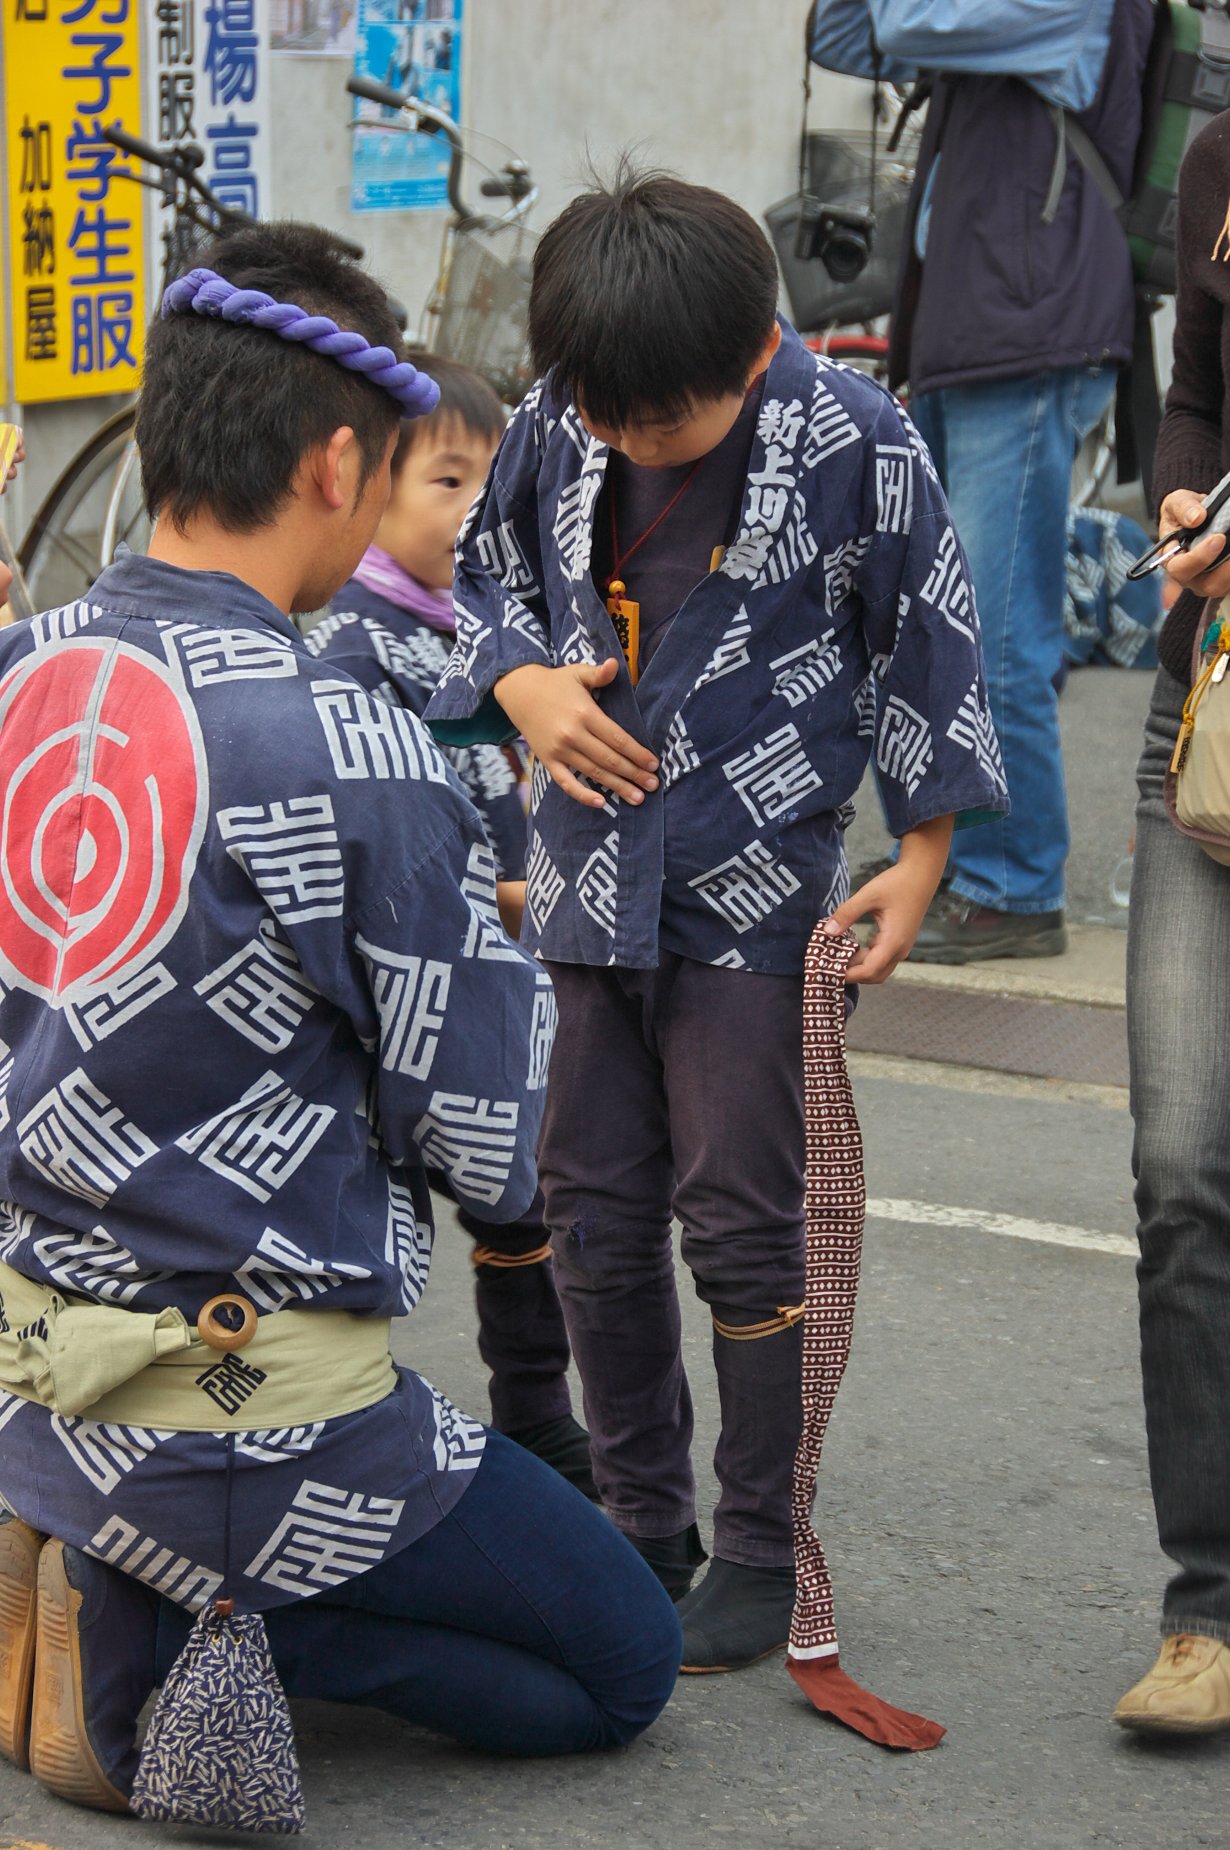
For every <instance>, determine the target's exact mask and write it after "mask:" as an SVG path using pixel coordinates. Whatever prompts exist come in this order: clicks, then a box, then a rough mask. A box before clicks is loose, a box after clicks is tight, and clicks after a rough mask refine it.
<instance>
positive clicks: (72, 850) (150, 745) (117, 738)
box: [0, 637, 208, 1002]
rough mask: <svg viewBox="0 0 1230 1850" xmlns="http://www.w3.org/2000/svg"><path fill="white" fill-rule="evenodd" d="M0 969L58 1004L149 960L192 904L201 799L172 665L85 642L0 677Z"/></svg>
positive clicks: (200, 756) (197, 750)
mask: <svg viewBox="0 0 1230 1850" xmlns="http://www.w3.org/2000/svg"><path fill="white" fill-rule="evenodd" d="M0 792H2V793H3V796H2V802H3V813H2V818H0V962H2V963H3V964H4V966H5V967H6V969H7V972H8V975H9V977H10V980H11V981H13V982H16V983H18V984H20V985H21V986H22V987H23V988H25V989H32V990H34V991H35V992H36V993H37V994H39V995H42V996H46V997H48V999H50V1000H53V1001H57V1002H67V1001H73V1000H76V999H78V998H80V997H81V996H83V995H85V994H87V993H89V992H91V991H98V990H101V989H110V988H112V987H113V986H114V985H115V984H116V983H118V982H119V981H121V979H122V978H123V977H124V976H126V975H131V974H133V973H135V971H136V970H138V969H139V968H141V966H142V965H144V964H146V963H148V962H150V960H151V959H152V958H153V957H154V956H156V954H157V953H158V951H160V950H161V949H162V948H163V947H164V946H165V945H166V943H167V942H168V941H169V939H170V938H171V936H172V934H173V933H174V931H175V929H176V927H177V926H178V924H179V922H180V920H181V918H182V917H183V913H184V908H185V906H186V905H187V901H188V883H189V881H190V880H191V878H192V872H193V869H194V867H195V865H196V857H197V853H198V850H199V848H200V842H201V836H202V833H203V831H204V824H205V809H206V801H207V797H208V778H207V772H206V767H205V755H204V750H203V746H202V742H201V735H200V729H199V726H198V724H197V718H196V714H195V712H194V710H193V708H192V706H191V704H190V703H189V701H188V700H187V698H186V697H185V695H184V694H183V692H182V690H181V689H180V687H179V686H178V684H177V682H176V680H175V678H174V677H173V675H172V673H171V671H170V670H169V669H168V668H167V667H166V666H165V665H164V664H163V663H161V662H159V661H157V660H155V658H154V657H153V656H150V655H147V654H145V653H144V652H143V651H141V650H137V649H134V648H131V647H129V646H128V645H126V644H124V643H114V642H110V641H108V642H106V643H99V642H94V641H92V640H91V639H90V638H89V637H79V638H72V639H70V640H69V641H66V642H61V643H57V644H56V645H55V646H54V649H53V651H52V652H49V653H46V654H39V655H36V656H33V657H29V658H27V659H26V660H25V661H23V662H22V663H21V664H20V665H19V666H18V667H17V668H15V669H14V670H13V671H12V673H11V674H9V675H7V676H6V677H5V679H4V680H3V681H2V682H0Z"/></svg>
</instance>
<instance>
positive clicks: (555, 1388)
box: [307, 354, 595, 1497]
mask: <svg viewBox="0 0 1230 1850" xmlns="http://www.w3.org/2000/svg"><path fill="white" fill-rule="evenodd" d="M415 364H416V365H417V366H418V368H419V371H420V372H422V373H423V374H425V375H426V377H428V378H430V379H433V380H434V381H435V383H436V385H437V386H438V387H439V391H440V399H439V403H438V404H437V406H436V409H435V410H434V411H433V412H431V413H430V415H429V416H427V417H425V418H414V419H406V420H405V422H403V424H402V427H401V434H400V436H399V438H398V442H397V448H396V450H395V451H394V453H393V489H392V493H391V495H390V497H389V504H388V507H387V508H386V510H385V513H384V516H383V518H382V519H381V522H380V525H379V526H378V527H377V529H376V537H375V540H374V541H373V543H372V544H371V545H370V546H369V547H368V549H367V551H366V552H365V553H364V555H363V557H362V559H361V560H360V562H359V564H358V566H357V567H356V569H355V573H354V576H353V578H351V579H350V580H349V581H348V582H347V583H346V584H344V585H343V586H342V588H341V590H340V591H339V592H338V593H337V596H336V597H335V598H334V599H333V605H332V614H331V615H330V616H328V617H326V618H325V620H324V622H323V623H320V624H318V625H317V626H316V628H315V629H313V630H312V631H310V632H309V634H308V637H307V646H308V649H309V650H310V651H311V653H312V654H313V655H314V656H316V657H317V659H318V660H320V661H324V662H327V663H328V664H330V665H331V666H333V667H337V668H341V669H344V670H345V672H346V673H347V674H349V675H352V676H353V677H354V679H355V680H356V681H359V682H361V683H362V684H363V686H364V687H366V688H368V689H370V691H371V692H372V693H373V694H375V695H376V696H377V697H378V698H380V699H383V700H386V701H388V702H389V703H390V704H392V705H393V706H401V707H405V708H407V709H408V710H409V711H410V712H411V713H418V714H421V713H422V712H423V711H424V709H425V708H426V706H427V702H428V701H429V700H430V698H431V696H432V694H433V693H434V692H435V690H436V686H437V684H438V682H439V680H440V676H441V675H442V674H443V672H444V670H445V668H446V667H447V665H448V658H449V653H450V650H451V649H452V644H453V634H454V630H455V621H454V617H453V593H452V585H453V549H454V546H455V544H456V541H457V534H458V531H459V530H460V527H461V523H462V521H463V520H464V519H465V515H466V511H467V509H468V508H469V507H470V505H471V503H472V502H473V500H474V498H475V496H476V495H477V494H478V491H479V489H480V488H481V487H482V485H483V481H484V479H485V477H486V474H487V471H488V469H489V468H490V466H491V458H492V456H493V455H494V453H495V447H496V444H497V443H498V442H499V439H500V433H501V432H502V431H503V428H504V407H503V406H502V405H501V403H500V401H499V398H498V397H497V396H496V394H495V392H494V391H493V390H492V389H491V387H490V386H489V385H488V384H487V382H486V380H484V379H481V378H480V377H479V375H478V374H477V373H475V372H472V371H471V370H470V368H469V367H468V366H460V365H458V364H457V363H456V361H453V360H446V359H441V358H438V357H436V356H434V355H431V354H416V355H415ZM445 755H446V757H447V758H448V759H449V760H450V761H451V763H452V765H453V768H454V770H455V771H456V772H457V774H458V776H459V777H460V778H461V781H462V783H463V784H464V786H465V789H466V794H467V795H468V796H469V798H470V801H471V802H472V803H473V804H474V807H475V808H476V809H477V810H478V813H479V815H480V816H481V817H482V821H483V827H484V828H485V830H486V833H487V840H488V843H489V845H490V847H491V851H492V854H493V855H494V857H495V872H496V895H497V899H498V901H499V905H500V911H501V915H502V917H503V919H504V923H505V925H506V927H507V929H508V930H509V931H510V932H511V933H512V934H513V935H514V936H516V934H517V932H518V931H519V930H520V925H521V911H522V906H523V903H524V898H525V842H526V827H525V811H524V809H523V807H522V804H521V796H520V791H519V789H518V785H517V779H516V777H515V776H514V773H513V771H512V769H511V767H510V765H509V762H508V759H507V758H506V757H505V755H504V752H503V751H502V750H501V748H500V747H499V746H498V745H482V744H479V745H474V746H472V747H469V748H466V747H462V748H459V749H456V750H449V751H447V752H446V754H445ZM432 1180H433V1184H435V1185H437V1186H442V1178H441V1176H440V1174H439V1172H435V1173H434V1174H433V1177H432ZM445 1192H448V1191H447V1190H445ZM458 1218H459V1219H460V1221H461V1224H462V1226H463V1227H464V1228H465V1230H466V1232H467V1233H469V1234H470V1235H472V1236H473V1238H474V1239H475V1241H476V1242H477V1244H476V1246H475V1249H474V1296H475V1303H476V1306H477V1310H478V1324H479V1333H478V1346H479V1350H480V1352H481V1354H482V1357H483V1360H484V1361H485V1362H486V1364H487V1366H488V1368H489V1369H490V1371H491V1388H490V1391H491V1416H492V1422H493V1424H494V1426H495V1428H496V1430H497V1431H498V1432H503V1433H506V1434H507V1435H508V1436H509V1437H510V1438H513V1439H516V1440H517V1442H518V1443H519V1444H521V1445H524V1446H526V1447H527V1449H528V1450H530V1451H532V1452H536V1453H537V1454H538V1456H539V1457H540V1458H543V1459H545V1461H546V1462H547V1463H548V1464H550V1465H552V1466H554V1468H555V1469H556V1470H557V1471H560V1472H561V1473H562V1474H563V1476H565V1477H566V1478H568V1479H569V1481H570V1482H571V1483H574V1484H576V1486H577V1488H578V1489H580V1490H582V1491H584V1492H585V1494H586V1495H587V1496H590V1497H593V1496H594V1494H595V1491H594V1481H593V1476H592V1473H591V1470H590V1462H589V1441H588V1438H587V1435H586V1433H585V1431H584V1429H583V1428H582V1427H581V1426H579V1425H578V1424H577V1421H576V1420H575V1419H574V1418H573V1416H572V1402H571V1397H570V1395H569V1391H568V1360H569V1351H568V1334H567V1331H566V1330H565V1328H564V1319H563V1315H562V1313H561V1311H560V1305H559V1299H558V1297H557V1296H556V1292H555V1284H554V1281H553V1278H552V1269H551V1263H550V1254H549V1251H548V1248H547V1232H546V1228H545V1227H544V1226H543V1222H542V1201H541V1198H540V1197H536V1198H535V1200H534V1202H533V1203H532V1204H531V1206H530V1209H529V1212H528V1213H526V1214H525V1215H523V1216H522V1217H521V1218H520V1219H519V1220H516V1221H512V1222H508V1223H505V1224H504V1225H503V1226H500V1227H492V1226H491V1225H490V1223H488V1222H484V1221H481V1220H479V1219H478V1218H476V1217H475V1216H474V1215H473V1214H471V1212H470V1211H469V1209H467V1208H466V1207H464V1206H461V1208H460V1213H459V1216H458Z"/></svg>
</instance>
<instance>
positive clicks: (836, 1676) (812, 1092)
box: [786, 923, 944, 1748]
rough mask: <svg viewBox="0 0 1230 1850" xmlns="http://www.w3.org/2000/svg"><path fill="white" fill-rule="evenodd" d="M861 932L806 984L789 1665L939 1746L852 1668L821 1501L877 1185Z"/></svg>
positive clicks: (847, 1718)
mask: <svg viewBox="0 0 1230 1850" xmlns="http://www.w3.org/2000/svg"><path fill="white" fill-rule="evenodd" d="M857 949H858V943H857V940H856V939H855V937H854V935H853V933H851V932H846V933H845V934H843V936H841V937H839V938H831V937H829V936H828V935H827V933H826V932H825V930H824V925H823V923H821V924H819V925H817V927H816V929H815V931H814V932H813V933H812V938H811V943H810V944H809V945H808V947H807V960H806V964H805V967H804V968H805V977H804V991H803V1084H804V1099H805V1115H806V1126H807V1293H806V1304H807V1315H806V1317H805V1320H804V1323H803V1432H802V1437H801V1438H800V1440H799V1449H798V1452H797V1454H796V1456H795V1461H794V1490H793V1498H792V1509H793V1518H794V1555H795V1567H796V1570H797V1573H798V1594H797V1597H796V1600H795V1607H794V1619H793V1622H792V1624H791V1627H790V1644H789V1647H788V1650H787V1655H786V1668H787V1669H788V1670H789V1672H790V1674H791V1676H792V1677H793V1678H794V1680H795V1682H796V1683H797V1684H798V1686H799V1688H800V1689H801V1690H802V1691H803V1692H804V1694H805V1695H807V1696H808V1697H809V1698H810V1700H811V1701H812V1702H813V1703H814V1705H815V1706H816V1708H817V1709H819V1710H820V1713H821V1714H822V1715H831V1716H833V1717H834V1718H835V1719H836V1720H837V1721H840V1722H844V1723H845V1724H846V1726H847V1727H848V1728H853V1729H854V1730H855V1731H856V1732H857V1733H859V1734H861V1735H865V1736H866V1738H867V1739H868V1740H869V1741H877V1742H879V1743H880V1744H881V1745H882V1746H884V1747H903V1748H923V1747H935V1746H936V1745H937V1744H938V1743H939V1741H940V1740H941V1738H942V1737H943V1734H944V1729H943V1728H942V1727H941V1726H940V1724H939V1723H938V1722H931V1721H927V1720H926V1718H925V1717H924V1716H922V1715H913V1714H911V1713H910V1711H909V1710H908V1709H896V1708H893V1706H892V1705H891V1704H890V1703H887V1702H882V1701H881V1700H880V1698H879V1697H878V1696H873V1695H872V1694H871V1693H870V1691H868V1690H865V1689H860V1687H859V1685H858V1684H857V1683H855V1682H854V1681H853V1680H852V1679H851V1678H850V1677H848V1676H847V1675H846V1673H845V1671H844V1670H842V1668H841V1667H840V1664H839V1662H838V1656H837V1627H836V1624H835V1622H834V1618H833V1583H832V1580H831V1579H830V1577H829V1569H828V1563H827V1561H826V1560H825V1558H824V1550H823V1548H822V1547H821V1546H820V1538H819V1536H818V1535H817V1534H816V1532H815V1529H814V1528H813V1527H812V1515H811V1513H812V1505H813V1503H814V1502H815V1497H816V1476H817V1473H818V1472H819V1469H820V1451H821V1447H822V1446H823V1444H824V1435H825V1433H826V1432H827V1431H828V1424H829V1416H830V1414H831V1413H832V1411H833V1402H834V1400H835V1399H836V1397H837V1388H838V1385H839V1383H840V1381H841V1377H842V1375H843V1373H844V1372H845V1366H846V1362H847V1360H848V1359H849V1355H850V1337H851V1333H852V1331H853V1328H854V1302H855V1299H856V1297H857V1296H858V1278H859V1262H860V1259H861V1256H862V1247H863V1219H864V1215H865V1212H866V1205H867V1192H866V1187H865V1184H864V1180H863V1140H862V1135H861V1133H860V1131H859V1127H858V1118H857V1116H856V1115H855V1110H854V1095H853V1092H852V1091H851V1088H850V1076H849V1073H848V1072H847V1070H846V1008H845V973H846V967H847V965H848V964H849V962H850V959H851V958H852V957H853V956H854V953H855V952H856V950H857Z"/></svg>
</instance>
